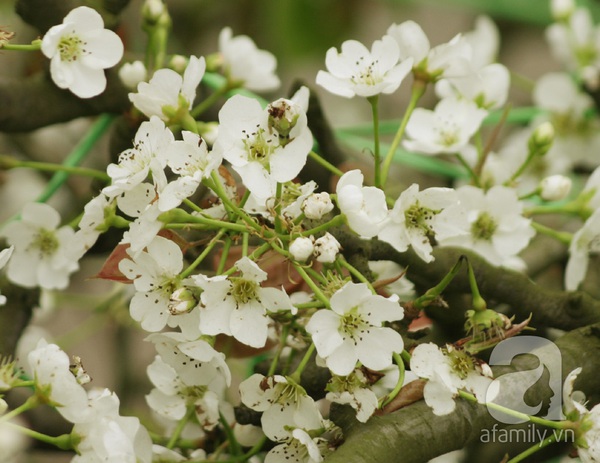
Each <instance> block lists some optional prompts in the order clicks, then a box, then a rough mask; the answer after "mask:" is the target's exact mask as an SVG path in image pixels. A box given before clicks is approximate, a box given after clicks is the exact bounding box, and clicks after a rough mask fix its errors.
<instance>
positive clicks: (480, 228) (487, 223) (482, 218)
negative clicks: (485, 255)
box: [471, 212, 498, 241]
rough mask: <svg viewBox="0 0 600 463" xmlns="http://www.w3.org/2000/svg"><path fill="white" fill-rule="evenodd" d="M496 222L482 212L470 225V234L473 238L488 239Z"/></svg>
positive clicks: (496, 224)
mask: <svg viewBox="0 0 600 463" xmlns="http://www.w3.org/2000/svg"><path fill="white" fill-rule="evenodd" d="M497 228H498V223H497V222H496V221H495V220H494V218H493V217H492V216H491V215H490V214H488V213H487V212H482V213H481V214H479V217H477V220H476V221H475V222H473V225H471V234H472V235H473V238H474V239H475V240H484V241H489V240H491V239H492V236H494V232H495V231H496V229H497Z"/></svg>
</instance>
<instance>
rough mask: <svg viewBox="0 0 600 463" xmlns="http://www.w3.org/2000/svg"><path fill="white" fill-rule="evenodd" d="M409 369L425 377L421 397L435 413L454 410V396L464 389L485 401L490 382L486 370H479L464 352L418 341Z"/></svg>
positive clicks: (447, 412)
mask: <svg viewBox="0 0 600 463" xmlns="http://www.w3.org/2000/svg"><path fill="white" fill-rule="evenodd" d="M410 369H411V371H412V372H413V373H415V374H416V375H417V376H419V377H420V378H424V379H427V380H428V381H427V383H426V384H425V388H424V390H423V396H424V398H425V402H426V403H427V405H429V406H430V407H431V408H432V409H433V412H434V413H435V414H436V415H447V414H449V413H452V412H453V411H454V408H455V406H456V404H455V403H454V397H456V396H457V395H458V391H459V390H462V389H465V390H467V391H469V392H472V393H473V394H474V395H475V396H476V397H477V400H478V401H479V402H481V403H483V402H484V401H485V397H486V391H487V387H488V386H489V384H490V383H491V381H492V380H491V378H490V376H489V375H488V373H489V372H488V370H487V369H485V370H483V369H482V368H481V367H479V366H478V365H477V364H476V363H475V359H473V358H472V357H470V356H469V355H468V354H467V353H465V352H463V351H461V350H458V349H456V348H454V347H453V346H450V345H448V346H446V348H445V349H440V348H439V347H438V346H436V345H435V344H432V343H424V344H419V345H418V346H417V347H416V348H415V349H414V351H413V352H412V354H411V360H410Z"/></svg>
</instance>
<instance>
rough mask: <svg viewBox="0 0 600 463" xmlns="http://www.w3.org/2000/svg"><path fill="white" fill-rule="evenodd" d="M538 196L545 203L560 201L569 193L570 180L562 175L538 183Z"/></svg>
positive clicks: (552, 176)
mask: <svg viewBox="0 0 600 463" xmlns="http://www.w3.org/2000/svg"><path fill="white" fill-rule="evenodd" d="M540 189H541V192H540V196H541V197H542V199H545V200H546V201H560V200H561V199H564V198H566V197H567V195H568V194H569V192H570V191H571V179H570V178H569V177H565V176H564V175H551V176H549V177H546V178H544V179H543V180H542V181H541V182H540Z"/></svg>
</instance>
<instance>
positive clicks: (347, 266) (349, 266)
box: [337, 255, 377, 294]
mask: <svg viewBox="0 0 600 463" xmlns="http://www.w3.org/2000/svg"><path fill="white" fill-rule="evenodd" d="M337 261H338V262H339V263H340V265H341V266H342V267H344V268H345V269H346V270H348V271H349V272H350V274H351V275H352V276H353V277H354V278H356V279H357V280H358V281H360V282H361V283H364V284H366V285H367V286H368V287H369V289H370V290H371V292H372V293H373V294H376V293H377V291H375V288H373V285H372V284H371V282H370V281H369V280H367V279H366V278H365V276H364V275H363V274H362V273H360V272H359V271H358V270H357V269H356V267H354V266H353V265H352V264H350V262H348V261H347V260H346V259H345V258H344V256H341V255H340V257H339V258H338V259H337Z"/></svg>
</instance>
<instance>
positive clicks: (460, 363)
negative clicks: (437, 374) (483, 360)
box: [444, 348, 475, 379]
mask: <svg viewBox="0 0 600 463" xmlns="http://www.w3.org/2000/svg"><path fill="white" fill-rule="evenodd" d="M444 350H445V352H446V355H447V356H448V359H449V360H450V366H451V367H452V370H453V371H454V372H455V373H456V374H457V375H458V376H459V377H460V378H461V379H465V378H466V377H467V376H468V375H469V373H470V372H472V371H474V370H475V362H474V360H473V357H471V356H470V355H469V354H467V353H466V352H464V351H462V350H458V349H454V348H452V349H444Z"/></svg>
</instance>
